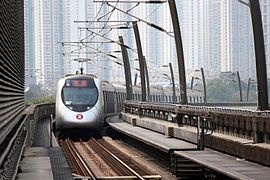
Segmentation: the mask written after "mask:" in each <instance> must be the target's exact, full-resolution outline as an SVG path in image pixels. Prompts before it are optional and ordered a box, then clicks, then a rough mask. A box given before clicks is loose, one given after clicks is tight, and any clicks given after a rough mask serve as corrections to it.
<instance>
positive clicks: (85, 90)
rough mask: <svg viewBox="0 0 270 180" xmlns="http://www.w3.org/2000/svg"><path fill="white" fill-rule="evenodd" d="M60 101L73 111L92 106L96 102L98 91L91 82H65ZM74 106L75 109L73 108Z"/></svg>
mask: <svg viewBox="0 0 270 180" xmlns="http://www.w3.org/2000/svg"><path fill="white" fill-rule="evenodd" d="M62 100H63V102H64V104H65V105H66V106H69V107H72V109H73V110H74V111H76V109H77V110H78V111H83V109H87V108H90V107H92V106H94V105H95V104H96V102H97V100H98V89H97V87H96V85H95V83H94V81H91V80H81V79H79V80H75V79H74V80H73V79H72V80H66V83H65V86H64V87H63V89H62ZM75 106H76V107H75Z"/></svg>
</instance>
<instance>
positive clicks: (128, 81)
mask: <svg viewBox="0 0 270 180" xmlns="http://www.w3.org/2000/svg"><path fill="white" fill-rule="evenodd" d="M119 42H120V43H121V44H122V45H121V51H122V57H123V62H124V71H125V80H126V93H127V97H126V100H132V82H131V72H130V64H129V58H128V52H127V48H126V47H125V46H124V40H123V37H122V36H119Z"/></svg>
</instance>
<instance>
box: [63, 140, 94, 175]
mask: <svg viewBox="0 0 270 180" xmlns="http://www.w3.org/2000/svg"><path fill="white" fill-rule="evenodd" d="M66 145H67V148H68V150H69V152H70V154H71V155H72V156H73V159H74V161H73V162H75V163H76V164H77V166H76V169H79V171H80V173H82V175H84V176H90V177H91V179H92V180H95V179H96V178H95V176H94V175H93V174H92V172H91V170H90V169H89V167H88V165H87V164H86V163H85V162H84V160H83V158H82V157H81V155H80V153H79V152H78V150H77V149H76V148H75V146H74V144H73V142H71V141H70V139H67V140H66Z"/></svg>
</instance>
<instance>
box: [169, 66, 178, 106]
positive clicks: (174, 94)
mask: <svg viewBox="0 0 270 180" xmlns="http://www.w3.org/2000/svg"><path fill="white" fill-rule="evenodd" d="M169 67H170V72H171V79H172V90H173V97H172V98H173V103H176V100H177V99H176V93H175V82H174V75H173V68H172V63H169Z"/></svg>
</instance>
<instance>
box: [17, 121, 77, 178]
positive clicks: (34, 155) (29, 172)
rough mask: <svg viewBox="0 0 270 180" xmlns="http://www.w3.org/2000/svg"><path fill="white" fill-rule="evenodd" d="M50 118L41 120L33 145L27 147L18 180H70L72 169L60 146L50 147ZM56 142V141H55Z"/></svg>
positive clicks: (37, 126)
mask: <svg viewBox="0 0 270 180" xmlns="http://www.w3.org/2000/svg"><path fill="white" fill-rule="evenodd" d="M48 126H49V119H44V120H40V121H39V122H38V123H37V125H36V132H35V137H34V141H33V145H32V146H31V147H26V148H25V150H24V153H23V158H22V160H21V162H20V164H19V168H20V171H19V173H18V175H17V177H16V179H18V180H36V179H38V180H53V179H54V180H66V179H67V180H69V179H73V177H72V173H71V170H70V168H69V166H68V163H67V161H66V158H65V156H64V154H63V152H62V150H61V149H60V147H57V146H55V147H50V141H49V139H50V138H49V131H48ZM53 144H56V143H53Z"/></svg>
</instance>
